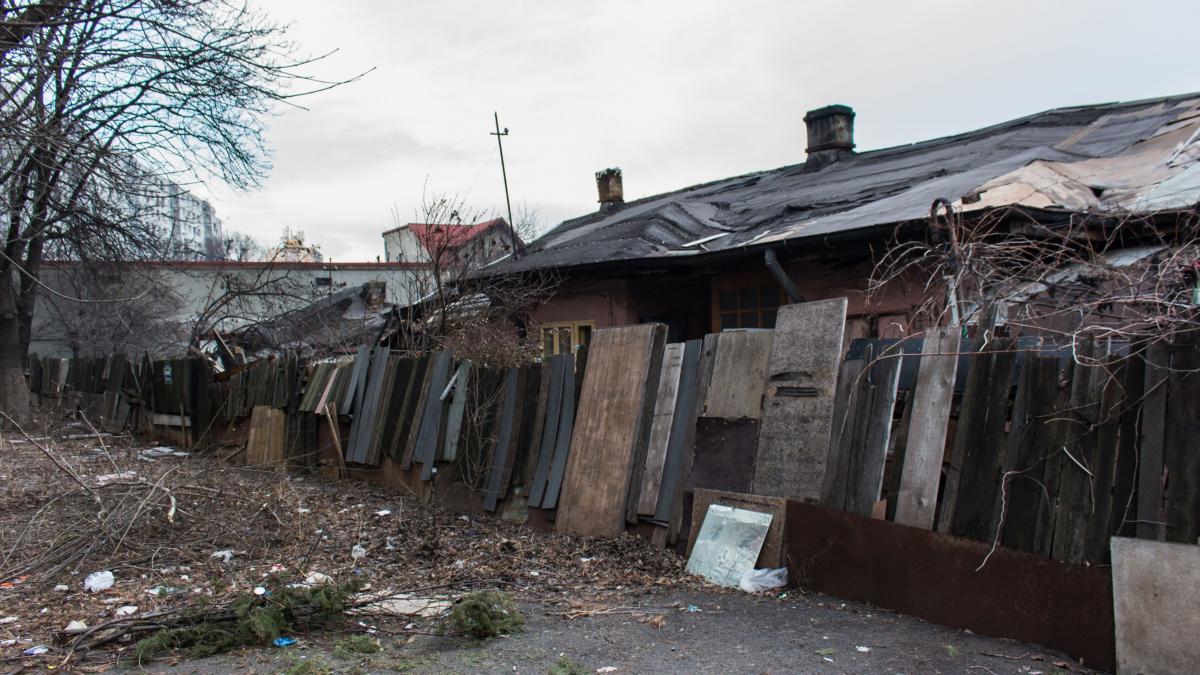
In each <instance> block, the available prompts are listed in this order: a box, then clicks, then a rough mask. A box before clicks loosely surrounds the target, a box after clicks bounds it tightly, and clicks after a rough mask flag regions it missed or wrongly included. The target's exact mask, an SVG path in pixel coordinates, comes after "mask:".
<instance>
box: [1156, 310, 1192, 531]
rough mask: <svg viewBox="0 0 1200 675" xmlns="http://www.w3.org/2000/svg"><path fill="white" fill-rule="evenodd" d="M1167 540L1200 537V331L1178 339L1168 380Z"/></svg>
mask: <svg viewBox="0 0 1200 675" xmlns="http://www.w3.org/2000/svg"><path fill="white" fill-rule="evenodd" d="M1166 424H1167V428H1166V434H1165V436H1164V438H1163V465H1164V467H1165V468H1166V470H1167V489H1166V494H1165V495H1164V496H1165V497H1166V500H1165V501H1166V516H1167V518H1166V520H1167V541H1175V542H1179V543H1184V544H1195V543H1196V539H1197V537H1200V520H1198V516H1200V449H1198V448H1197V440H1198V439H1200V330H1192V331H1190V332H1188V333H1184V334H1182V335H1179V336H1177V337H1176V338H1175V344H1173V345H1171V376H1170V378H1169V379H1168V382H1167V423H1166Z"/></svg>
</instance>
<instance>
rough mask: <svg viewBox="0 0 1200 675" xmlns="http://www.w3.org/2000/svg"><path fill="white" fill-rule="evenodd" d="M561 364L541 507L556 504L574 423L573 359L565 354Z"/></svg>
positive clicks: (555, 505)
mask: <svg viewBox="0 0 1200 675" xmlns="http://www.w3.org/2000/svg"><path fill="white" fill-rule="evenodd" d="M564 358H565V359H566V361H565V362H564V366H563V386H562V404H561V405H560V406H559V412H558V433H557V434H555V436H554V455H553V456H552V457H551V460H550V472H549V474H548V475H547V476H546V492H545V494H543V495H542V508H544V509H553V508H555V507H557V506H558V496H559V493H560V492H561V491H562V484H563V476H564V475H565V474H566V471H567V458H568V457H569V456H570V452H571V435H572V430H573V428H574V425H575V392H576V387H575V359H574V357H572V356H571V355H570V354H565V355H564Z"/></svg>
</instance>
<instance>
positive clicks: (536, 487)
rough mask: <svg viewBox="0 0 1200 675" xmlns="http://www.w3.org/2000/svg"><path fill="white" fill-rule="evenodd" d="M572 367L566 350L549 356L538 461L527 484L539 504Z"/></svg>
mask: <svg viewBox="0 0 1200 675" xmlns="http://www.w3.org/2000/svg"><path fill="white" fill-rule="evenodd" d="M570 367H571V356H570V355H569V354H557V355H555V356H551V357H550V359H549V366H548V369H549V373H550V375H549V379H548V380H547V382H546V391H545V413H544V414H543V418H542V423H541V427H542V434H541V439H540V441H539V442H538V445H537V452H536V454H535V456H536V457H537V464H536V467H535V468H534V471H533V478H532V481H531V482H530V484H529V505H530V506H533V507H539V508H540V507H541V506H542V500H543V498H544V497H545V494H546V483H547V481H548V480H549V479H550V465H551V464H552V463H553V461H554V450H555V448H556V447H557V444H556V443H557V440H558V430H559V417H560V416H561V415H562V402H563V386H564V382H565V377H566V370H567V369H568V368H570Z"/></svg>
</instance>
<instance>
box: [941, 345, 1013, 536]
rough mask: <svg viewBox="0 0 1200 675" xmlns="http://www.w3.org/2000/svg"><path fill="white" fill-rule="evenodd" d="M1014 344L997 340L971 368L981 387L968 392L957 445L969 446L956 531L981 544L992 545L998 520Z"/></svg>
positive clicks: (962, 471)
mask: <svg viewBox="0 0 1200 675" xmlns="http://www.w3.org/2000/svg"><path fill="white" fill-rule="evenodd" d="M1013 348H1014V343H1013V341H1012V340H1010V339H1007V338H993V339H992V340H991V341H990V342H989V344H988V349H987V350H986V351H984V352H981V353H980V355H979V356H978V357H976V363H975V364H974V365H973V366H971V368H972V370H973V371H977V373H978V375H979V377H978V379H977V380H975V383H976V384H977V385H978V386H977V387H976V388H974V389H968V390H967V391H966V392H964V393H963V405H962V412H961V413H960V414H959V418H958V419H959V427H958V433H957V434H956V438H955V445H956V446H957V445H958V444H959V443H962V444H963V450H964V452H962V453H961V457H962V464H961V465H960V474H959V476H960V480H959V483H958V490H957V492H956V495H955V496H956V499H957V505H956V507H955V509H954V518H953V520H952V522H951V531H952V532H953V533H954V534H956V535H958V536H962V537H968V538H970V539H975V540H978V541H991V539H992V535H993V533H994V531H993V528H992V517H993V515H994V513H995V499H996V494H997V491H998V486H999V480H1000V464H1001V461H1002V459H1003V456H1004V453H1005V449H1006V445H1007V443H1006V440H1007V436H1006V435H1005V431H1006V429H1007V423H1008V416H1009V397H1010V395H1011V393H1012V377H1013V364H1014V362H1015V360H1016V359H1015V356H1016V354H1015V352H1014V351H1013Z"/></svg>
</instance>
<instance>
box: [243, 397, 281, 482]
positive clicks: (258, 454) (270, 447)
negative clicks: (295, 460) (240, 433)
mask: <svg viewBox="0 0 1200 675" xmlns="http://www.w3.org/2000/svg"><path fill="white" fill-rule="evenodd" d="M284 421H285V415H284V414H283V411H282V410H277V409H275V408H273V407H271V406H265V405H258V406H254V410H253V411H252V412H251V413H250V432H249V434H247V436H246V465H247V466H253V467H267V466H278V465H279V464H282V463H283V445H284Z"/></svg>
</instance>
